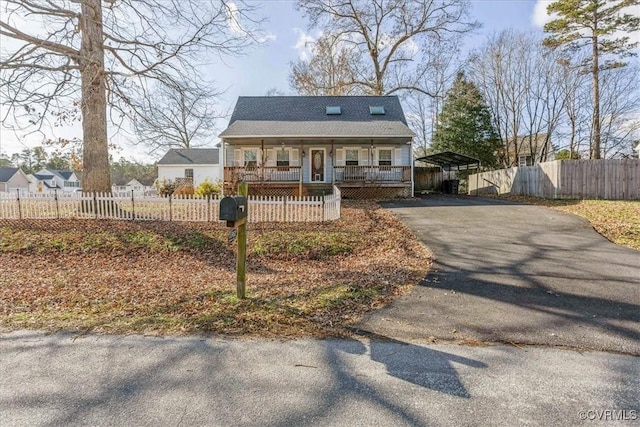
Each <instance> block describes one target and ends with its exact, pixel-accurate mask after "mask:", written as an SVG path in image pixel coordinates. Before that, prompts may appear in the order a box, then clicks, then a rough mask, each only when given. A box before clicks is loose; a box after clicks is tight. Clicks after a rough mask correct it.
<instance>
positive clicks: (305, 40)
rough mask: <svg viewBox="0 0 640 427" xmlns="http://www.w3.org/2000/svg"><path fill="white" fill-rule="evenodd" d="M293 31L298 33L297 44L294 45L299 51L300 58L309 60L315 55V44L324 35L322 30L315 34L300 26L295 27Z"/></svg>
mask: <svg viewBox="0 0 640 427" xmlns="http://www.w3.org/2000/svg"><path fill="white" fill-rule="evenodd" d="M293 32H294V33H296V34H297V35H298V39H297V40H296V44H295V45H294V46H293V48H294V49H295V50H297V51H298V58H299V59H300V60H302V61H309V60H310V59H311V57H312V56H313V44H314V43H315V42H316V40H318V39H319V38H320V37H321V36H322V32H321V31H317V32H316V34H315V35H311V34H308V33H306V32H305V31H304V30H301V29H300V28H293Z"/></svg>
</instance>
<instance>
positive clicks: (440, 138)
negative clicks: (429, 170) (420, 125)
mask: <svg viewBox="0 0 640 427" xmlns="http://www.w3.org/2000/svg"><path fill="white" fill-rule="evenodd" d="M500 146H501V144H500V138H499V136H498V132H496V129H495V128H494V126H493V123H492V121H491V112H490V110H489V107H488V106H487V104H486V103H485V101H484V99H483V97H482V94H481V93H480V91H479V90H478V88H477V87H476V86H475V85H474V84H473V83H471V82H469V81H467V80H466V79H465V77H464V74H463V73H459V74H458V76H457V77H456V80H455V82H454V83H453V86H452V87H451V89H449V91H448V92H447V95H446V97H445V100H444V105H443V107H442V113H440V117H439V120H438V123H437V124H436V132H435V135H434V137H433V142H432V143H431V149H432V151H433V152H436V153H437V152H441V151H454V152H456V153H459V154H465V155H467V156H470V157H474V158H476V159H479V160H480V161H481V162H482V164H483V165H484V166H496V165H497V164H498V161H497V151H498V150H499V149H500Z"/></svg>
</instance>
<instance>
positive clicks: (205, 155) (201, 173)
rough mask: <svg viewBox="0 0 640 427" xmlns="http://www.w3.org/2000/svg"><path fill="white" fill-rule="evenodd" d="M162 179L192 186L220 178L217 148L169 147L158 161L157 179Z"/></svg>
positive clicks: (220, 170) (220, 171)
mask: <svg viewBox="0 0 640 427" xmlns="http://www.w3.org/2000/svg"><path fill="white" fill-rule="evenodd" d="M163 179H167V180H172V181H174V182H176V183H178V184H179V185H193V186H194V187H197V186H198V185H200V184H201V183H202V182H204V181H207V180H208V181H211V182H216V181H220V180H222V168H221V165H220V154H219V150H218V149H217V148H188V149H175V148H171V149H170V150H169V151H167V154H165V155H164V156H163V157H162V159H160V161H158V180H160V181H161V180H163Z"/></svg>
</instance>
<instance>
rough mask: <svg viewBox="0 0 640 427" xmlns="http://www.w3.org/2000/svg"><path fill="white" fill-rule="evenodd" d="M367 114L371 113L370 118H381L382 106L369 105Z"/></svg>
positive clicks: (382, 113)
mask: <svg viewBox="0 0 640 427" xmlns="http://www.w3.org/2000/svg"><path fill="white" fill-rule="evenodd" d="M369 113H371V115H372V116H383V115H384V107H383V106H382V105H370V106H369Z"/></svg>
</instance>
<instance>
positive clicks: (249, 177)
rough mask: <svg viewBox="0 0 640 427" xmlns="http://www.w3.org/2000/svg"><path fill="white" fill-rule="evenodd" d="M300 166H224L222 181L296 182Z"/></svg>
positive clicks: (298, 179) (298, 178) (298, 177)
mask: <svg viewBox="0 0 640 427" xmlns="http://www.w3.org/2000/svg"><path fill="white" fill-rule="evenodd" d="M300 169H301V168H300V166H254V167H251V166H225V168H224V180H225V182H231V181H245V182H262V181H264V182H298V181H300Z"/></svg>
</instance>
